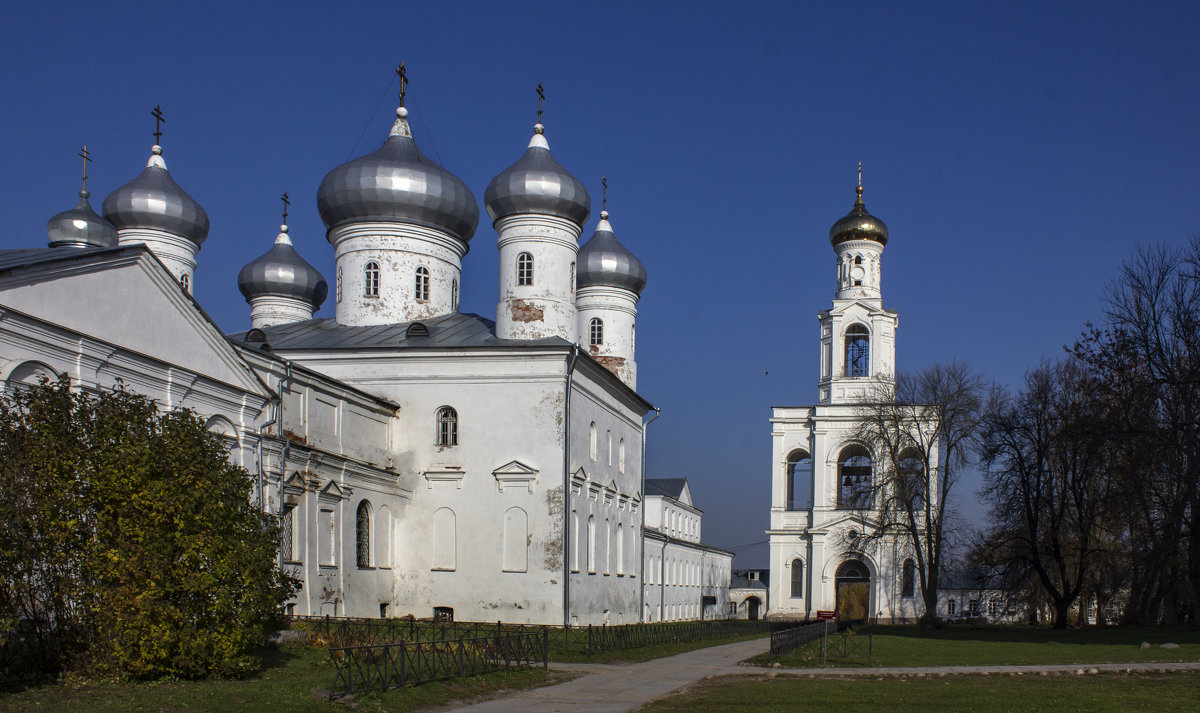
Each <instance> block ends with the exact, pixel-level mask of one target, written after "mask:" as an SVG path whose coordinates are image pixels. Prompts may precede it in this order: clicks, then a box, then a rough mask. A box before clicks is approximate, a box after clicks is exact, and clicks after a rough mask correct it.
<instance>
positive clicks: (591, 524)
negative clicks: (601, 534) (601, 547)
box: [587, 515, 596, 574]
mask: <svg viewBox="0 0 1200 713" xmlns="http://www.w3.org/2000/svg"><path fill="white" fill-rule="evenodd" d="M587 567H588V574H595V573H596V516H595V515H588V524H587Z"/></svg>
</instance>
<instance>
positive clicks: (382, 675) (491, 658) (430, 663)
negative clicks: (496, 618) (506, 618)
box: [329, 631, 550, 698]
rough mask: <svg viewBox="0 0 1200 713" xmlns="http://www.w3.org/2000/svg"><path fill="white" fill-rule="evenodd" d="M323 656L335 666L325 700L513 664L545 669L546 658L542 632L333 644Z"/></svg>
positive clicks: (544, 637) (544, 636)
mask: <svg viewBox="0 0 1200 713" xmlns="http://www.w3.org/2000/svg"><path fill="white" fill-rule="evenodd" d="M329 655H330V658H331V660H332V661H333V664H334V666H335V667H336V669H337V678H336V681H335V683H334V685H333V688H332V689H331V691H330V698H337V697H340V696H344V695H347V694H358V693H364V692H367V691H377V690H382V689H388V688H399V687H401V686H407V685H410V684H416V683H427V682H429V681H440V680H443V679H448V678H462V677H465V676H475V675H478V674H481V673H489V672H491V671H499V670H501V669H509V668H512V667H513V666H536V665H538V664H541V665H542V666H543V667H545V666H546V665H547V664H548V662H549V660H550V659H549V640H548V637H547V632H545V631H543V632H541V633H536V632H531V633H516V632H503V633H499V634H491V635H488V636H471V637H464V638H458V639H447V640H442V641H422V642H408V641H401V642H399V643H391V644H377V645H370V646H343V647H333V648H330V649H329Z"/></svg>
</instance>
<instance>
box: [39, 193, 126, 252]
mask: <svg viewBox="0 0 1200 713" xmlns="http://www.w3.org/2000/svg"><path fill="white" fill-rule="evenodd" d="M91 195H92V194H91V193H88V192H87V191H86V190H83V191H80V192H79V205H77V206H75V207H74V208H72V209H71V210H65V211H63V212H61V213H59V214H58V215H56V216H54V217H53V218H51V219H50V220H49V221H47V222H46V232H47V233H48V234H49V235H50V247H52V248H111V247H113V246H115V245H116V244H117V229H116V228H114V227H113V224H112V223H110V222H108V221H107V220H105V219H104V218H103V217H101V216H100V215H99V214H97V213H96V211H94V210H92V204H91V203H89V202H88V197H90V196H91Z"/></svg>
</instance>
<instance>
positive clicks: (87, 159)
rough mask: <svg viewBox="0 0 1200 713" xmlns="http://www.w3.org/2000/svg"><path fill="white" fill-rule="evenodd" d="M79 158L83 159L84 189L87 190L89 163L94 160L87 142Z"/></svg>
mask: <svg viewBox="0 0 1200 713" xmlns="http://www.w3.org/2000/svg"><path fill="white" fill-rule="evenodd" d="M79 158H81V159H83V190H85V191H86V190H87V165H88V164H89V163H91V162H92V155H91V154H90V153H88V150H87V144H84V145H83V150H82V151H80V152H79Z"/></svg>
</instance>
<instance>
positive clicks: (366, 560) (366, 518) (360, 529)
mask: <svg viewBox="0 0 1200 713" xmlns="http://www.w3.org/2000/svg"><path fill="white" fill-rule="evenodd" d="M354 563H355V564H356V565H357V566H358V568H359V569H372V567H371V503H370V501H367V500H362V501H360V502H359V503H358V508H356V509H355V511H354Z"/></svg>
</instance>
